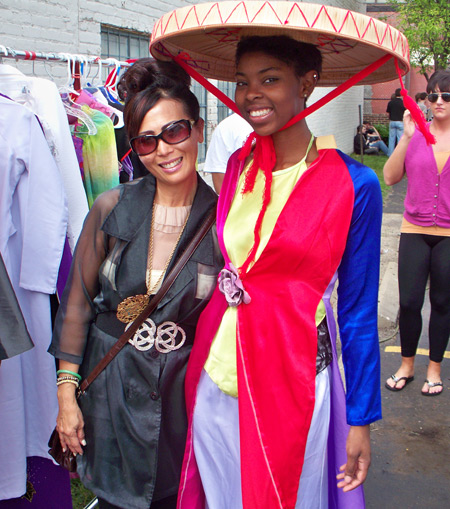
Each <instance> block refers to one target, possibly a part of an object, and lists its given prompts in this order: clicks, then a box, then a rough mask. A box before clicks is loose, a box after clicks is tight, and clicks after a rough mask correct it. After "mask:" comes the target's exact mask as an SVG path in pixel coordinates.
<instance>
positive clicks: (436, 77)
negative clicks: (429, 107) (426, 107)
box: [427, 70, 450, 94]
mask: <svg viewBox="0 0 450 509" xmlns="http://www.w3.org/2000/svg"><path fill="white" fill-rule="evenodd" d="M438 87H439V90H440V91H441V92H450V71H449V70H445V71H436V72H435V73H433V74H432V75H431V78H430V79H429V80H428V83H427V92H428V93H429V94H431V93H432V92H434V91H435V90H436V88H438Z"/></svg>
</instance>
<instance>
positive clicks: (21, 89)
mask: <svg viewBox="0 0 450 509" xmlns="http://www.w3.org/2000/svg"><path fill="white" fill-rule="evenodd" d="M0 92H1V93H2V94H5V95H7V96H8V97H10V98H11V99H13V100H14V101H16V102H18V103H20V104H23V105H24V106H26V107H27V108H28V109H29V110H31V111H32V112H33V113H34V114H35V115H37V116H38V118H39V121H40V123H41V125H42V128H43V129H44V133H45V137H46V139H47V142H48V145H49V147H50V151H51V153H52V155H53V157H54V159H55V161H56V164H57V166H58V169H59V171H60V173H61V176H62V178H63V182H64V188H65V192H66V197H67V206H68V210H69V224H68V228H67V238H68V241H69V246H70V249H71V251H72V252H73V250H74V249H75V244H76V243H77V240H78V237H79V235H80V232H81V229H82V227H83V222H84V219H85V217H86V214H87V213H88V210H89V209H88V203H87V198H86V192H85V190H84V186H83V181H82V178H81V173H80V166H79V164H78V160H77V156H76V154H75V148H74V145H73V141H72V136H71V134H70V129H69V124H68V120H67V114H66V112H65V109H64V106H63V104H62V100H61V97H60V95H59V92H58V89H57V87H56V85H55V83H53V82H52V81H50V80H47V79H44V78H35V77H28V76H25V75H24V74H23V73H22V72H20V71H19V70H18V69H16V68H15V67H12V66H10V65H6V64H0Z"/></svg>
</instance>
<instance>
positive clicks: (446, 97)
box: [428, 92, 450, 103]
mask: <svg viewBox="0 0 450 509" xmlns="http://www.w3.org/2000/svg"><path fill="white" fill-rule="evenodd" d="M439 97H441V98H442V100H443V101H445V102H446V103H450V92H439V93H438V92H433V93H432V94H428V100H429V101H430V103H435V102H436V101H437V100H438V98H439Z"/></svg>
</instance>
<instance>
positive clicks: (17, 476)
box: [0, 96, 67, 500]
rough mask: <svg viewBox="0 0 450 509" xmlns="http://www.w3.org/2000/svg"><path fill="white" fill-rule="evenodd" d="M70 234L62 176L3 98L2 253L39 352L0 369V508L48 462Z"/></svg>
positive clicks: (34, 127) (27, 115)
mask: <svg viewBox="0 0 450 509" xmlns="http://www.w3.org/2000/svg"><path fill="white" fill-rule="evenodd" d="M66 230H67V206H66V201H65V195H64V186H63V182H62V179H61V175H60V173H59V170H58V168H57V166H56V164H55V161H54V159H53V157H52V155H51V153H50V151H49V148H48V145H47V142H46V140H45V137H44V135H43V133H42V130H41V127H40V126H39V123H38V121H37V120H36V118H35V116H34V115H33V114H32V113H31V112H30V111H28V110H27V109H26V108H24V107H23V106H21V105H19V104H16V103H14V102H13V101H10V100H9V99H5V98H4V97H1V96H0V252H1V254H2V256H3V259H4V262H5V266H6V269H7V271H8V274H9V277H10V279H11V283H12V286H13V288H14V291H15V293H16V296H17V299H18V301H19V304H20V307H21V309H22V313H23V315H24V318H25V322H26V324H27V328H28V330H29V332H30V336H31V338H32V340H33V342H34V345H35V347H34V348H33V349H31V350H29V351H28V352H25V353H22V354H20V355H17V356H15V357H13V358H11V359H6V360H4V361H2V364H1V366H0V500H5V499H10V498H15V497H20V496H22V495H23V494H24V493H25V491H26V478H27V476H26V458H27V457H28V456H40V457H43V458H49V456H48V454H47V450H48V447H47V442H48V439H49V436H50V433H51V431H52V429H53V428H54V426H55V422H56V415H57V411H58V403H57V398H56V384H55V377H56V374H55V360H54V358H53V357H52V356H51V355H50V354H49V353H47V348H48V346H49V344H50V340H51V333H52V331H51V316H50V300H49V294H52V293H54V292H55V289H56V281H57V277H58V269H59V264H60V260H61V256H62V251H63V246H64V242H65V237H66Z"/></svg>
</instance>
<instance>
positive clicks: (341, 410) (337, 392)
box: [322, 273, 365, 508]
mask: <svg viewBox="0 0 450 509" xmlns="http://www.w3.org/2000/svg"><path fill="white" fill-rule="evenodd" d="M336 279H337V273H336V274H335V275H334V277H333V279H332V280H331V283H330V284H329V285H328V288H327V289H326V291H325V293H324V295H323V299H322V300H323V302H324V304H325V309H326V313H327V325H328V330H329V332H330V338H331V346H332V349H333V361H332V362H331V364H330V369H331V373H330V389H331V408H330V427H329V431H328V451H327V452H328V507H330V508H337V507H354V508H357V507H358V508H364V507H365V499H364V489H363V486H359V487H358V488H356V489H355V490H353V491H348V492H347V493H344V492H343V491H342V490H340V489H337V488H336V483H337V480H336V476H337V474H338V473H339V470H338V469H339V466H340V465H343V464H344V463H346V462H347V456H346V453H345V448H343V447H342V444H343V443H345V442H346V440H347V435H348V432H349V430H350V426H349V425H348V424H347V422H346V420H345V405H346V403H345V391H344V384H343V383H342V378H341V374H340V372H339V363H338V358H339V357H338V355H337V351H336V336H337V332H336V321H335V318H334V313H333V309H332V307H331V302H330V298H331V294H332V292H333V288H334V285H335V283H336Z"/></svg>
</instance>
